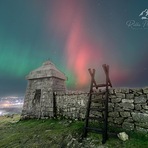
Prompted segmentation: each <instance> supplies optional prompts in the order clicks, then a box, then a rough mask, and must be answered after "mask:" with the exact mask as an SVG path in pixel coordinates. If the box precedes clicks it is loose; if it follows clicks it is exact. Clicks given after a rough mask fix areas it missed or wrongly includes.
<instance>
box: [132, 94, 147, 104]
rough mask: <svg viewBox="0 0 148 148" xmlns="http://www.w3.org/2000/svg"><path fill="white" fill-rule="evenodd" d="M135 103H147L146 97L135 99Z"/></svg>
mask: <svg viewBox="0 0 148 148" xmlns="http://www.w3.org/2000/svg"><path fill="white" fill-rule="evenodd" d="M134 103H146V97H145V96H139V97H135V100H134Z"/></svg>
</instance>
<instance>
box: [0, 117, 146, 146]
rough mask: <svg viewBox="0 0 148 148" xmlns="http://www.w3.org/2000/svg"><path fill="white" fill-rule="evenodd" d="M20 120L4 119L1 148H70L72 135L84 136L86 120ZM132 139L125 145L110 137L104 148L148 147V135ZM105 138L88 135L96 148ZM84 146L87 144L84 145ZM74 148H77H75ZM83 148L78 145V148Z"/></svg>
mask: <svg viewBox="0 0 148 148" xmlns="http://www.w3.org/2000/svg"><path fill="white" fill-rule="evenodd" d="M19 119H20V117H19V116H18V115H15V116H14V117H13V118H7V117H0V148H40V147H44V148H66V147H67V143H68V142H69V139H68V136H69V135H73V136H74V137H75V138H78V137H81V134H82V131H83V124H84V122H83V121H73V122H71V121H69V120H66V119H62V120H57V119H56V120H54V119H48V120H37V119H30V120H24V121H19ZM128 135H129V140H127V141H125V142H123V141H121V140H120V139H118V138H117V137H112V136H109V139H108V141H107V142H106V144H104V147H108V148H147V147H148V135H147V134H143V133H137V132H128ZM101 140H102V136H101V135H99V134H95V133H89V134H88V141H89V143H93V145H94V148H96V147H97V146H99V145H101ZM82 143H83V145H84V147H85V145H88V144H89V143H88V142H87V143H86V142H82ZM73 147H74V146H73ZM75 147H76V148H79V147H78V146H75Z"/></svg>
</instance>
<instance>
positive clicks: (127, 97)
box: [126, 94, 134, 99]
mask: <svg viewBox="0 0 148 148" xmlns="http://www.w3.org/2000/svg"><path fill="white" fill-rule="evenodd" d="M133 98H134V94H126V99H133Z"/></svg>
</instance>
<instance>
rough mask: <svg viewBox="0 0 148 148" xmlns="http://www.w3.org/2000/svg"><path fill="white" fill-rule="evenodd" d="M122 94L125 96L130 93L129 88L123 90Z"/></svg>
mask: <svg viewBox="0 0 148 148" xmlns="http://www.w3.org/2000/svg"><path fill="white" fill-rule="evenodd" d="M121 93H125V94H127V93H129V88H122V89H121Z"/></svg>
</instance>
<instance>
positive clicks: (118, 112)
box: [56, 88, 148, 132]
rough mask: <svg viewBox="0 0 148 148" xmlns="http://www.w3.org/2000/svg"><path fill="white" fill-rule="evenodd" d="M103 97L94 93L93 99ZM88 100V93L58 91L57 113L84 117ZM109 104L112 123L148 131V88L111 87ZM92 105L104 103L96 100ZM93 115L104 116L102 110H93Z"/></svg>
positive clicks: (72, 116)
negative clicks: (63, 92)
mask: <svg viewBox="0 0 148 148" xmlns="http://www.w3.org/2000/svg"><path fill="white" fill-rule="evenodd" d="M103 97H104V96H100V95H98V96H97V95H94V96H93V99H95V98H96V99H97V98H100V99H101V98H103ZM98 100H99V99H98ZM87 101H88V93H83V92H69V93H66V94H62V93H58V94H57V95H56V106H57V114H58V115H63V116H65V117H68V118H74V119H84V118H85V113H86V104H87ZM108 105H109V113H108V121H109V124H110V125H115V126H116V127H122V128H125V129H129V130H138V131H144V132H148V88H143V89H139V88H137V89H129V88H122V89H119V88H117V89H110V91H109V104H108ZM92 106H95V107H98V108H99V107H102V104H101V103H100V102H99V101H96V102H94V103H92ZM91 116H102V112H91Z"/></svg>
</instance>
